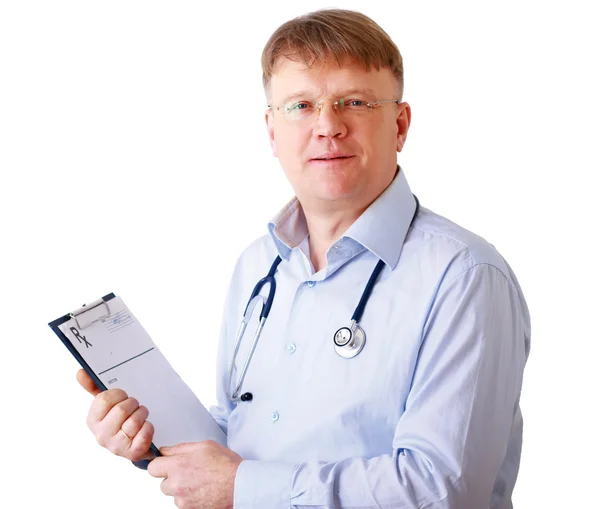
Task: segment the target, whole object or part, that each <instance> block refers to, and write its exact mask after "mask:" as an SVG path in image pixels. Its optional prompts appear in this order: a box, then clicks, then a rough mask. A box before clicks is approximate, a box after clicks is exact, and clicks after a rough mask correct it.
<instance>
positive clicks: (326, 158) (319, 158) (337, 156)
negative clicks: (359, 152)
mask: <svg viewBox="0 0 600 509" xmlns="http://www.w3.org/2000/svg"><path fill="white" fill-rule="evenodd" d="M351 157H353V156H351V155H348V154H335V155H329V154H328V155H321V156H317V157H313V158H312V159H311V161H334V160H337V159H350V158H351Z"/></svg>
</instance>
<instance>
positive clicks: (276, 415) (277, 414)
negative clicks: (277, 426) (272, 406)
mask: <svg viewBox="0 0 600 509" xmlns="http://www.w3.org/2000/svg"><path fill="white" fill-rule="evenodd" d="M271 420H272V421H273V422H277V421H278V420H279V412H273V413H272V414H271Z"/></svg>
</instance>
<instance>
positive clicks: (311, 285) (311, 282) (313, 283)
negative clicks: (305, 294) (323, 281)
mask: <svg viewBox="0 0 600 509" xmlns="http://www.w3.org/2000/svg"><path fill="white" fill-rule="evenodd" d="M306 284H307V286H308V287H309V288H312V287H313V286H315V285H316V283H315V282H314V281H309V282H308V283H306Z"/></svg>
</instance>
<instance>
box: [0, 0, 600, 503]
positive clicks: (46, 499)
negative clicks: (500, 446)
mask: <svg viewBox="0 0 600 509" xmlns="http://www.w3.org/2000/svg"><path fill="white" fill-rule="evenodd" d="M593 3H594V2H591V1H590V2H582V1H572V2H569V3H567V2H560V3H559V2H549V1H545V2H542V1H539V2H534V1H525V0H521V1H505V2H482V1H471V2H466V1H454V2H445V1H437V2H433V1H432V2H424V1H422V2H417V1H413V2H408V1H396V2H387V1H386V2H384V1H374V0H370V1H364V0H363V1H353V2H351V1H346V2H339V3H338V4H337V5H336V6H337V7H346V8H354V9H358V10H362V11H363V12H364V13H366V14H368V15H370V16H371V17H373V18H374V19H375V20H376V21H377V22H378V23H379V24H380V25H381V26H382V27H383V28H384V29H385V30H386V31H388V33H389V34H390V35H391V36H392V38H393V39H394V40H395V42H396V43H397V44H398V46H399V47H400V50H401V52H402V54H403V56H404V59H405V72H406V89H405V90H406V92H405V99H406V100H407V101H408V102H409V103H410V104H411V105H412V107H413V125H412V127H411V131H410V134H409V138H408V143H407V145H406V148H405V150H404V151H403V152H402V154H400V155H399V162H400V164H401V165H402V166H403V168H404V171H405V172H406V175H407V177H408V181H409V183H410V185H411V187H412V189H413V191H414V192H415V193H416V194H417V195H418V196H419V198H420V200H421V202H422V203H423V205H424V206H426V207H428V208H430V209H432V210H434V211H435V212H438V213H439V214H442V215H444V216H446V217H448V218H450V219H451V220H453V221H455V222H457V223H459V224H461V225H462V226H464V227H466V228H468V229H470V230H472V231H474V232H476V233H477V234H479V235H481V236H483V237H484V238H486V239H487V240H488V241H489V242H491V243H492V244H494V245H495V246H496V248H497V249H498V250H499V251H500V252H501V254H502V255H503V256H504V257H505V258H506V259H507V260H508V262H509V263H510V264H511V266H512V267H513V269H514V270H515V272H516V274H517V276H518V278H519V281H520V282H521V285H522V287H523V290H524V293H525V295H526V298H527V300H528V303H529V306H530V311H531V316H532V324H533V339H532V350H531V356H530V360H529V363H528V365H527V368H526V374H525V383H524V388H523V393H522V408H523V413H524V417H525V437H524V445H523V455H522V463H521V471H520V475H519V479H518V481H517V486H516V489H515V493H514V502H515V507H516V508H518V509H521V508H523V509H525V508H532V507H535V508H542V507H543V508H554V507H556V508H559V507H560V508H565V507H592V506H594V504H595V503H597V500H598V498H597V496H596V489H595V486H596V485H597V483H598V474H599V473H600V469H599V468H598V462H597V457H598V454H599V453H600V446H599V439H598V429H599V426H598V424H599V422H598V417H597V415H598V413H597V405H598V388H599V385H600V384H599V376H598V367H597V366H598V359H597V357H596V356H595V352H597V351H598V348H597V344H598V340H599V339H600V337H599V336H600V335H599V333H598V325H597V316H598V303H599V302H598V301H599V298H598V286H599V283H600V281H599V277H598V273H597V256H598V254H597V250H596V247H597V245H598V243H597V237H598V220H599V219H600V214H599V211H598V200H597V190H598V187H597V179H596V178H597V173H598V170H599V169H600V164H599V157H598V139H599V134H600V133H599V129H598V123H599V113H600V108H599V101H598V90H600V80H599V79H598V70H597V69H598V54H597V49H598V47H600V41H599V37H598V35H597V33H598V32H597V23H596V16H595V15H594V14H593V11H592V4H593ZM327 6H330V5H328V4H326V3H322V2H316V1H304V2H302V6H301V7H299V6H297V5H288V4H287V3H285V2H232V1H230V2H215V3H213V4H211V5H208V6H206V5H201V2H156V1H144V2H141V1H139V2H137V1H135V2H134V1H124V0H120V1H118V2H117V1H104V2H91V1H82V0H79V1H71V2H67V1H52V2H41V1H40V2H30V1H26V0H21V1H17V0H13V1H10V0H6V1H3V2H2V3H0V171H1V181H0V225H1V237H0V242H1V248H0V257H1V264H0V270H1V280H0V284H1V288H0V290H1V296H0V313H1V319H2V350H1V354H0V355H1V357H0V359H1V368H0V391H1V396H2V397H1V405H0V415H1V418H0V431H1V432H0V437H1V439H2V461H1V462H0V484H1V486H2V489H1V490H0V506H1V507H28V508H29V507H31V508H37V507H48V506H53V507H63V508H75V507H77V508H79V507H87V508H88V509H92V508H101V507H102V508H105V507H119V508H120V507H152V508H161V507H172V500H171V499H169V498H166V497H164V496H163V495H162V493H161V492H160V490H159V481H157V480H155V479H152V478H150V477H149V476H148V475H147V474H146V473H145V472H142V471H138V470H136V469H135V468H133V467H132V466H131V465H130V464H129V463H128V462H126V461H124V460H120V459H118V458H114V457H113V456H111V454H110V453H108V452H107V451H104V450H102V449H101V448H100V447H99V446H97V445H96V443H95V441H94V438H93V437H92V436H91V434H90V433H89V431H88V430H87V428H86V425H85V417H86V413H87V408H88V405H89V403H90V400H91V397H89V396H88V395H87V394H86V393H84V392H83V391H82V390H81V389H80V388H79V386H78V385H77V384H76V381H75V378H74V375H75V372H76V370H77V367H78V366H77V364H76V362H75V360H74V359H73V358H72V357H71V356H70V355H69V354H68V352H67V351H66V349H65V348H64V347H63V346H62V345H61V344H60V342H59V341H58V339H57V338H56V337H55V336H54V334H53V333H52V332H51V331H50V329H49V328H48V327H47V325H46V324H47V322H49V321H50V320H52V319H55V318H57V317H59V316H61V315H62V314H64V313H66V312H67V311H70V310H71V309H73V308H76V307H78V306H80V305H81V304H83V303H84V302H89V301H91V300H94V299H96V298H98V297H99V296H101V295H103V294H105V293H108V292H111V291H113V292H115V293H117V294H119V295H121V296H123V298H124V300H125V302H126V303H127V304H128V306H129V307H130V308H131V309H132V311H133V312H134V313H135V314H136V315H137V317H138V318H139V319H140V321H141V322H142V324H144V326H145V327H146V329H147V330H148V331H149V332H150V334H151V335H152V337H153V338H154V340H155V342H156V343H157V344H158V345H159V346H160V348H161V349H162V351H163V352H164V354H165V355H166V356H167V358H168V359H169V360H170V361H171V362H172V364H173V365H174V367H175V368H176V369H177V371H178V372H179V373H180V374H181V376H182V377H183V378H184V380H186V381H187V382H188V384H189V385H190V386H191V387H192V388H193V389H194V390H195V391H196V393H197V394H198V396H199V397H200V399H201V400H202V401H203V402H204V403H205V404H206V405H210V404H212V403H213V402H214V389H215V356H216V347H217V333H218V329H219V321H220V317H221V311H222V309H221V308H222V304H223V299H224V296H225V291H226V288H227V285H228V282H229V277H230V273H231V270H232V268H233V264H234V262H235V260H236V258H237V256H238V254H239V253H240V252H241V250H242V249H243V248H244V247H245V246H246V245H247V244H248V243H249V242H251V241H252V240H253V239H254V238H256V237H257V236H259V235H262V234H264V233H265V232H266V223H267V221H268V220H269V219H270V217H271V216H272V215H273V214H274V213H275V212H276V211H277V210H279V208H280V207H281V206H282V205H283V204H284V203H285V202H286V201H287V200H288V199H289V197H290V196H291V188H290V187H289V185H288V184H287V182H286V181H285V179H284V177H283V174H282V172H281V169H280V167H279V165H278V161H277V160H276V159H274V158H273V157H272V156H271V154H270V151H269V146H268V142H267V136H266V131H265V127H264V121H263V114H264V109H265V101H264V97H263V95H262V88H261V68H260V54H261V51H262V48H263V46H264V44H265V42H266V41H267V39H268V37H269V36H270V34H271V33H272V32H273V31H274V30H275V29H276V28H277V27H278V26H279V25H280V24H281V23H283V22H284V21H286V20H288V19H289V18H291V17H294V16H297V15H300V14H303V13H304V12H307V11H310V10H313V9H316V8H320V7H327Z"/></svg>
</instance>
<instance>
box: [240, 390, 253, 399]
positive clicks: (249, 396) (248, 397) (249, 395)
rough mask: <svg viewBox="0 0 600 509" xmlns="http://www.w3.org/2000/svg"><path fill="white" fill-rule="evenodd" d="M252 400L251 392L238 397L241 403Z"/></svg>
mask: <svg viewBox="0 0 600 509" xmlns="http://www.w3.org/2000/svg"><path fill="white" fill-rule="evenodd" d="M252 398H253V396H252V393H251V392H245V393H244V394H242V395H241V396H240V399H241V400H242V401H252Z"/></svg>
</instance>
